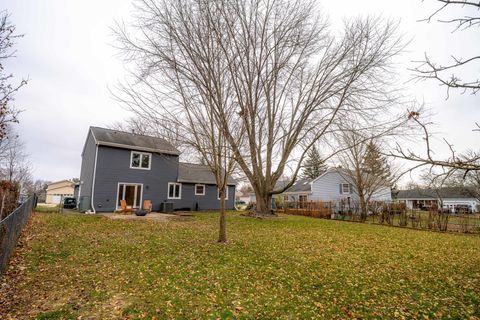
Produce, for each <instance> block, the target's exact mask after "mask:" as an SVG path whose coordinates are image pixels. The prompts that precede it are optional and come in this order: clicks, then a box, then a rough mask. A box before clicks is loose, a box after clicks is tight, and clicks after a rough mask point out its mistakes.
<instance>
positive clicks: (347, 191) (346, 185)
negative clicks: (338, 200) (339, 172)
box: [341, 183, 350, 194]
mask: <svg viewBox="0 0 480 320" xmlns="http://www.w3.org/2000/svg"><path fill="white" fill-rule="evenodd" d="M341 190H342V194H350V184H349V183H342V185H341Z"/></svg>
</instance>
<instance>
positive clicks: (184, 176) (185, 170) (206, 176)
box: [177, 162, 237, 185]
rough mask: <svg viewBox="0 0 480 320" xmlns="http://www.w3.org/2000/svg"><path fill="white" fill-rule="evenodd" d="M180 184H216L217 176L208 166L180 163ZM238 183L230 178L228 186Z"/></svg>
mask: <svg viewBox="0 0 480 320" xmlns="http://www.w3.org/2000/svg"><path fill="white" fill-rule="evenodd" d="M177 180H178V182H188V183H207V184H216V183H217V182H216V180H215V176H214V175H213V173H212V171H211V170H210V168H209V167H208V166H205V165H201V164H194V163H185V162H180V163H179V164H178V179H177ZM236 183H237V182H236V181H235V179H233V178H232V177H230V176H229V177H228V180H227V184H229V185H235V184H236Z"/></svg>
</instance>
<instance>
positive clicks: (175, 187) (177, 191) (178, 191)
mask: <svg viewBox="0 0 480 320" xmlns="http://www.w3.org/2000/svg"><path fill="white" fill-rule="evenodd" d="M181 198H182V184H181V183H175V182H169V183H168V199H181Z"/></svg>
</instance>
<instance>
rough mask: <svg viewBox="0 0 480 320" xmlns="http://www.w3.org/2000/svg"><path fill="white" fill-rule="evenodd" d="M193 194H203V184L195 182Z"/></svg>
mask: <svg viewBox="0 0 480 320" xmlns="http://www.w3.org/2000/svg"><path fill="white" fill-rule="evenodd" d="M195 195H196V196H204V195H205V185H204V184H196V185H195Z"/></svg>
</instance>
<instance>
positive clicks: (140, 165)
mask: <svg viewBox="0 0 480 320" xmlns="http://www.w3.org/2000/svg"><path fill="white" fill-rule="evenodd" d="M151 162H152V154H151V153H146V152H137V151H132V153H131V155H130V168H133V169H144V170H150V164H151Z"/></svg>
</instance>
